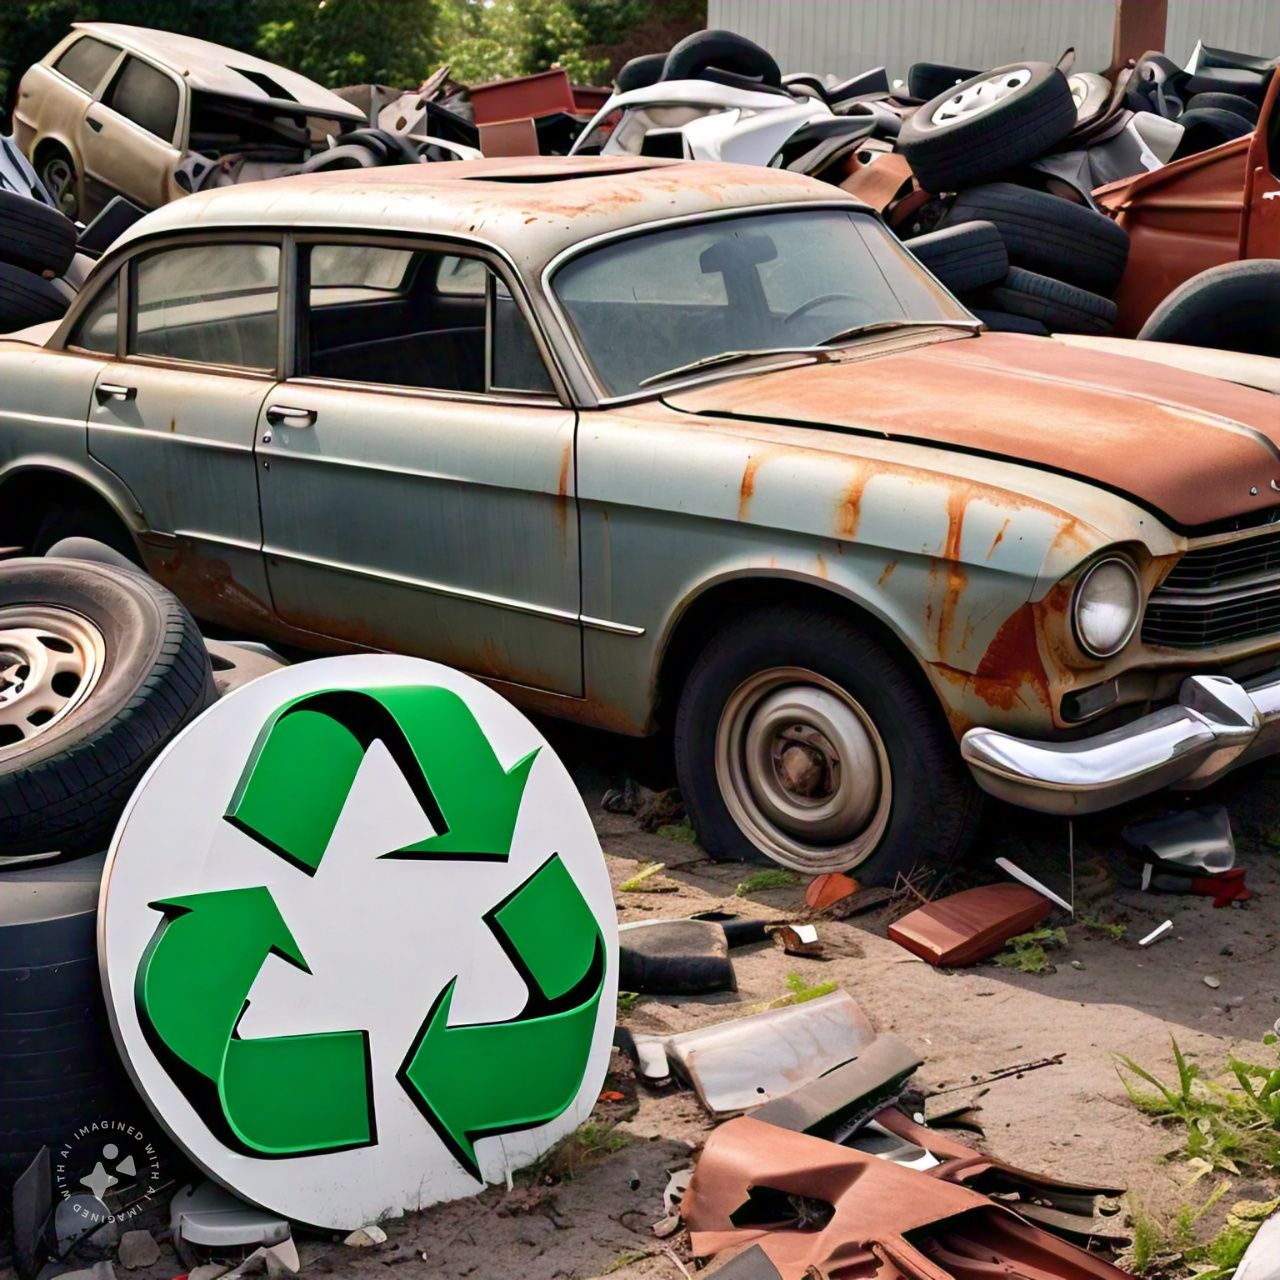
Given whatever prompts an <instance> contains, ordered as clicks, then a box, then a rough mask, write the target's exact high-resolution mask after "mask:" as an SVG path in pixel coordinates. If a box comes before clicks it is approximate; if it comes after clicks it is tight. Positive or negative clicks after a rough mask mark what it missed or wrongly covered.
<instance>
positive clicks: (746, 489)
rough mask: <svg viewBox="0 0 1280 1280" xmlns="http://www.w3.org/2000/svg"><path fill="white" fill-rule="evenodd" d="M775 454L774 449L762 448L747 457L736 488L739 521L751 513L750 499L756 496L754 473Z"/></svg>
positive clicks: (775, 450)
mask: <svg viewBox="0 0 1280 1280" xmlns="http://www.w3.org/2000/svg"><path fill="white" fill-rule="evenodd" d="M777 452H778V451H777V449H774V448H763V449H756V450H754V451H753V452H752V453H749V454H748V455H747V464H746V466H745V467H743V468H742V483H741V484H740V485H739V486H738V519H739V520H745V519H746V518H747V516H748V514H749V513H750V511H751V499H752V498H754V497H755V496H756V473H757V472H758V471H759V470H760V468H761V467H762V466H764V464H765V463H766V462H768V461H769V459H770V458H771V457H773V455H774V454H775V453H777Z"/></svg>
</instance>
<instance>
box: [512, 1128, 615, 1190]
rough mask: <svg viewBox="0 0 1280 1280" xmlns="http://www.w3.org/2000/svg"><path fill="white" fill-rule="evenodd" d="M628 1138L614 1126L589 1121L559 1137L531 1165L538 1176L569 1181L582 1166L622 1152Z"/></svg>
mask: <svg viewBox="0 0 1280 1280" xmlns="http://www.w3.org/2000/svg"><path fill="white" fill-rule="evenodd" d="M630 1141H631V1138H630V1137H629V1135H627V1134H625V1133H622V1132H621V1131H620V1130H619V1129H617V1128H616V1127H615V1126H614V1125H611V1124H601V1123H600V1122H599V1121H598V1120H588V1121H586V1122H585V1123H584V1124H581V1125H579V1126H578V1127H577V1128H576V1129H575V1130H574V1131H573V1132H572V1133H571V1134H569V1136H568V1137H566V1138H562V1139H561V1140H560V1141H559V1142H557V1143H556V1145H555V1146H554V1147H552V1148H551V1150H550V1151H548V1152H547V1154H546V1155H545V1156H543V1157H542V1159H541V1160H539V1161H538V1163H537V1164H536V1165H535V1166H534V1168H535V1171H536V1173H537V1175H538V1176H539V1177H541V1178H546V1179H550V1180H553V1181H557V1182H558V1181H562V1180H566V1179H567V1180H572V1178H573V1176H574V1175H575V1174H576V1173H577V1172H578V1170H579V1169H581V1168H582V1167H583V1165H585V1164H588V1163H589V1162H590V1161H592V1160H598V1159H599V1158H600V1157H601V1156H611V1155H613V1153H614V1152H615V1151H621V1150H622V1148H623V1147H625V1146H626V1145H627V1144H628V1143H629V1142H630Z"/></svg>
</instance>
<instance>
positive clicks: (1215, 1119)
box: [1119, 1036, 1280, 1174]
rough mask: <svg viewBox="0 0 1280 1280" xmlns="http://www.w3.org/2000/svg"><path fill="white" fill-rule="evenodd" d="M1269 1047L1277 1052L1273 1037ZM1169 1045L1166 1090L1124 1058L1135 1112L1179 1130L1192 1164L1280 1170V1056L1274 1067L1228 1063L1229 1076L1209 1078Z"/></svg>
mask: <svg viewBox="0 0 1280 1280" xmlns="http://www.w3.org/2000/svg"><path fill="white" fill-rule="evenodd" d="M1268 1042H1269V1043H1270V1046H1271V1047H1272V1048H1273V1049H1274V1045H1275V1037H1274V1036H1269V1037H1267V1038H1266V1040H1264V1043H1268ZM1171 1043H1172V1045H1173V1062H1174V1069H1175V1079H1174V1080H1173V1081H1171V1082H1170V1083H1168V1084H1166V1083H1165V1082H1164V1081H1163V1080H1160V1079H1159V1078H1158V1077H1157V1076H1155V1075H1154V1074H1153V1073H1152V1072H1150V1071H1148V1070H1147V1069H1146V1068H1145V1067H1141V1066H1139V1065H1138V1064H1137V1063H1136V1062H1134V1061H1133V1059H1132V1058H1128V1057H1125V1056H1124V1055H1120V1058H1119V1061H1120V1064H1121V1066H1122V1067H1123V1068H1124V1071H1122V1072H1120V1080H1121V1083H1122V1084H1123V1085H1124V1087H1125V1091H1126V1092H1127V1093H1128V1095H1129V1098H1130V1100H1131V1101H1132V1102H1133V1104H1134V1106H1135V1107H1137V1108H1138V1109H1139V1110H1140V1111H1142V1112H1144V1113H1145V1114H1146V1115H1149V1116H1151V1117H1152V1119H1154V1120H1158V1121H1160V1122H1161V1123H1162V1124H1165V1125H1169V1126H1171V1127H1175V1128H1177V1127H1181V1128H1182V1130H1183V1132H1184V1134H1185V1143H1184V1149H1183V1156H1184V1158H1186V1159H1188V1160H1191V1161H1195V1162H1198V1163H1201V1164H1202V1165H1204V1164H1207V1165H1208V1166H1209V1167H1210V1168H1211V1169H1222V1170H1224V1171H1225V1172H1227V1173H1230V1174H1241V1173H1250V1172H1255V1171H1257V1172H1266V1171H1269V1170H1273V1169H1275V1168H1276V1167H1277V1166H1280V1054H1277V1055H1276V1063H1275V1064H1274V1065H1261V1064H1258V1063H1253V1062H1246V1061H1244V1060H1243V1059H1241V1058H1236V1057H1234V1056H1233V1057H1229V1058H1228V1059H1227V1065H1226V1071H1225V1072H1224V1073H1223V1074H1222V1075H1221V1076H1219V1077H1217V1078H1209V1077H1206V1076H1205V1075H1204V1073H1203V1072H1202V1071H1201V1069H1200V1066H1199V1065H1198V1064H1197V1063H1194V1062H1190V1061H1188V1059H1187V1057H1186V1055H1185V1054H1184V1053H1183V1052H1182V1050H1181V1048H1179V1046H1178V1042H1177V1040H1171ZM1124 1072H1128V1074H1127V1075H1126V1074H1124ZM1135 1080H1136V1081H1137V1082H1140V1083H1135ZM1141 1085H1149V1086H1150V1089H1149V1090H1148V1089H1143V1088H1142V1087H1141Z"/></svg>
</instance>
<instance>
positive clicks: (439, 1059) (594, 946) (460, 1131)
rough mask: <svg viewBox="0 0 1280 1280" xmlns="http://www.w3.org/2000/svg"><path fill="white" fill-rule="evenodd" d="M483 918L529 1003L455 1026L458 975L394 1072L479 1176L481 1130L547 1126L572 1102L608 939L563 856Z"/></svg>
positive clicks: (592, 1024)
mask: <svg viewBox="0 0 1280 1280" xmlns="http://www.w3.org/2000/svg"><path fill="white" fill-rule="evenodd" d="M485 923H486V924H487V925H488V926H489V928H490V929H491V930H492V932H493V934H494V936H495V937H496V938H497V939H498V941H499V943H500V944H501V945H502V948H503V950H504V951H505V952H506V953H507V955H508V957H509V958H510V959H511V962H512V964H514V965H515V967H516V969H517V970H518V971H519V972H520V974H521V976H522V977H523V978H524V980H525V983H526V986H527V987H528V992H529V995H528V1000H527V1001H526V1003H525V1007H524V1008H523V1009H522V1010H521V1011H520V1013H519V1014H517V1015H516V1017H515V1018H513V1019H510V1020H509V1021H506V1022H485V1023H478V1024H475V1025H470V1026H467V1025H462V1026H451V1025H449V1012H450V1009H451V1007H452V1003H453V994H454V989H455V987H456V985H457V979H456V978H454V979H453V980H452V981H450V982H449V983H448V985H447V986H446V987H445V988H444V990H443V991H442V992H441V993H440V995H439V996H438V997H437V998H436V1001H435V1003H434V1004H433V1005H432V1007H431V1011H430V1012H429V1013H428V1014H427V1017H426V1019H425V1021H424V1022H423V1024H422V1027H421V1029H420V1030H419V1032H418V1036H417V1039H416V1040H415V1041H414V1044H413V1047H412V1048H411V1049H410V1050H409V1054H408V1056H407V1057H406V1058H405V1061H404V1063H403V1065H402V1066H401V1068H400V1071H399V1073H398V1078H399V1080H400V1082H401V1084H403V1085H404V1087H405V1089H406V1090H407V1092H408V1094H409V1096H410V1097H411V1098H412V1099H413V1100H414V1102H415V1103H416V1104H417V1106H418V1109H419V1110H420V1111H421V1112H422V1114H423V1115H424V1116H425V1117H426V1118H427V1120H428V1121H429V1122H430V1123H431V1125H432V1127H433V1128H434V1129H435V1130H436V1132H437V1133H438V1134H439V1135H440V1137H441V1139H442V1140H443V1141H444V1143H445V1145H446V1146H447V1147H448V1148H449V1150H450V1151H452V1152H453V1154H454V1156H456V1157H457V1159H458V1161H459V1162H460V1163H461V1164H462V1165H463V1167H464V1168H465V1169H466V1170H467V1171H468V1172H469V1173H470V1174H471V1175H472V1176H473V1177H475V1178H476V1179H480V1177H481V1175H480V1167H479V1164H478V1162H477V1160H476V1153H475V1143H476V1141H477V1140H478V1139H479V1138H481V1137H484V1136H486V1135H491V1134H498V1133H508V1132H510V1131H511V1130H513V1129H529V1128H532V1127H534V1126H535V1125H540V1124H546V1123H547V1122H548V1121H551V1120H554V1119H555V1118H556V1116H558V1115H560V1114H561V1113H562V1112H563V1111H564V1110H565V1108H566V1107H568V1106H569V1104H570V1103H571V1102H572V1101H573V1099H574V1096H575V1095H576V1094H577V1092H578V1089H579V1088H580V1087H581V1084H582V1079H583V1076H584V1074H585V1073H586V1068H587V1057H588V1054H589V1052H590V1049H591V1038H592V1034H593V1032H594V1030H595V1022H596V1010H597V1008H598V1006H599V1004H600V994H601V992H602V990H603V989H604V940H603V939H602V938H601V936H600V929H599V926H598V925H597V924H596V921H595V917H594V916H593V915H592V914H591V908H590V907H589V906H588V905H587V903H586V900H585V899H584V898H583V896H582V893H581V892H580V890H579V889H578V886H577V885H576V884H575V883H574V882H573V877H572V876H570V874H569V872H568V870H567V868H566V867H565V865H564V863H563V862H562V861H561V860H560V857H559V855H558V854H557V855H553V856H552V857H551V858H550V859H548V860H547V861H546V862H544V863H543V864H542V866H541V867H539V868H538V870H537V871H535V872H534V873H533V875H531V876H530V877H529V878H528V879H527V880H526V881H525V882H524V883H523V884H522V885H520V887H519V888H518V889H516V890H515V892H514V893H512V894H511V895H510V897H508V898H506V899H505V900H504V901H503V902H501V903H499V904H498V906H496V907H495V908H494V909H493V910H492V911H490V912H489V913H488V914H487V915H486V916H485Z"/></svg>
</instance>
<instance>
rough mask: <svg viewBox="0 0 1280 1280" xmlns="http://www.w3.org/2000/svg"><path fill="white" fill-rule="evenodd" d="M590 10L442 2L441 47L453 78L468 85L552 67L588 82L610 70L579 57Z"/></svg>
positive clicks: (529, 0)
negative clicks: (450, 66) (445, 54)
mask: <svg viewBox="0 0 1280 1280" xmlns="http://www.w3.org/2000/svg"><path fill="white" fill-rule="evenodd" d="M592 8H593V6H592V5H590V4H582V3H575V0H491V2H490V3H484V0H442V3H441V10H440V19H441V21H440V43H441V47H442V48H444V49H446V50H447V51H448V60H449V62H450V63H451V64H452V66H453V74H454V76H455V77H457V78H458V79H460V80H465V81H468V82H469V83H472V84H480V83H482V82H484V81H486V80H496V79H498V78H499V77H501V76H519V75H525V74H526V73H528V72H530V71H542V70H544V69H546V68H547V67H552V66H561V67H563V68H564V69H565V70H566V71H567V72H568V73H569V78H570V79H571V80H573V81H575V82H587V83H589V82H591V81H593V80H597V79H600V78H602V77H603V76H604V75H605V74H606V73H607V72H608V69H609V67H608V63H607V61H605V60H603V59H592V58H589V57H587V56H586V55H585V54H584V53H583V49H584V48H585V46H586V45H587V44H588V43H590V41H591V32H590V31H589V28H588V26H587V24H586V23H585V22H584V21H583V19H584V18H586V19H587V20H588V21H590V17H591V14H590V10H591V9H592Z"/></svg>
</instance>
